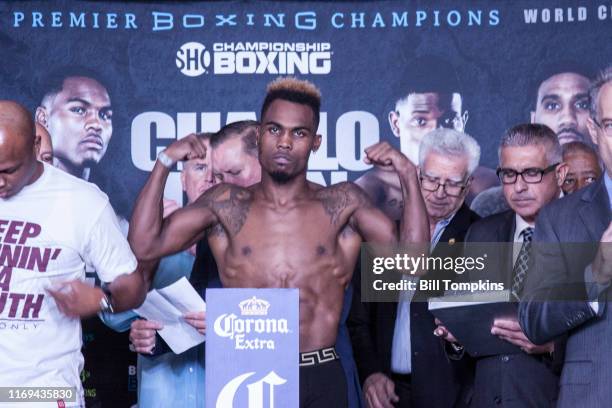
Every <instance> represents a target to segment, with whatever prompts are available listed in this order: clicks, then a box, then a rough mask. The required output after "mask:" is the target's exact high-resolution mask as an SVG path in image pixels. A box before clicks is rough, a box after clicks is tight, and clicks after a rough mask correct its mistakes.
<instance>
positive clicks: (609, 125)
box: [593, 118, 612, 137]
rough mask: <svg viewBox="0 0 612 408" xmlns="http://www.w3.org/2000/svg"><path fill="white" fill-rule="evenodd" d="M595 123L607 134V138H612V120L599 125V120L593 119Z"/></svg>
mask: <svg viewBox="0 0 612 408" xmlns="http://www.w3.org/2000/svg"><path fill="white" fill-rule="evenodd" d="M593 122H594V123H595V124H596V125H597V127H598V128H600V129H601V130H602V131H603V132H604V133H605V135H606V136H608V137H612V120H606V121H605V122H603V123H599V122H598V121H597V119H595V118H593Z"/></svg>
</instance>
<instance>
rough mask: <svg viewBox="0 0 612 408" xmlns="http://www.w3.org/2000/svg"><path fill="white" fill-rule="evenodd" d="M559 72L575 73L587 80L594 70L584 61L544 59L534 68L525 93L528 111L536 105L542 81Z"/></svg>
mask: <svg viewBox="0 0 612 408" xmlns="http://www.w3.org/2000/svg"><path fill="white" fill-rule="evenodd" d="M560 74H576V75H580V76H583V77H585V78H586V79H588V80H589V81H590V80H591V79H592V78H593V75H594V74H595V70H594V69H593V68H592V67H591V66H589V65H587V64H586V63H584V62H578V61H572V60H561V61H546V62H545V63H544V64H543V65H541V66H539V67H538V68H536V72H535V75H534V76H533V77H532V79H531V85H530V90H529V92H528V93H527V95H528V98H529V99H528V100H527V106H528V107H529V111H530V112H531V111H535V109H536V107H537V106H538V105H537V104H538V90H539V89H540V86H541V85H542V82H544V81H546V80H548V79H550V78H552V77H554V76H555V75H560Z"/></svg>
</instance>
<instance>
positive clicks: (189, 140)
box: [164, 133, 206, 162]
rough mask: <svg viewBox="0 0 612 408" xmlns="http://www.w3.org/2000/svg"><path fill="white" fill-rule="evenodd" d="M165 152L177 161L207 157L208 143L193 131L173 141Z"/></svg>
mask: <svg viewBox="0 0 612 408" xmlns="http://www.w3.org/2000/svg"><path fill="white" fill-rule="evenodd" d="M164 152H165V153H166V155H168V157H170V158H171V159H172V160H174V161H175V162H178V161H186V160H191V159H205V158H206V145H205V144H204V141H203V140H202V139H201V138H199V137H198V136H196V135H195V133H192V134H190V135H188V136H185V137H183V138H181V139H179V140H177V141H176V142H174V143H172V144H171V145H170V146H168V147H167V148H166V150H164Z"/></svg>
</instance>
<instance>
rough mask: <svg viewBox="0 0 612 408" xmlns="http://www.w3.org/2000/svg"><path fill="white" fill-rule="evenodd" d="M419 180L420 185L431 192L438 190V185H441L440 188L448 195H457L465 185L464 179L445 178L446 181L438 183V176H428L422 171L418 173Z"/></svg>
mask: <svg viewBox="0 0 612 408" xmlns="http://www.w3.org/2000/svg"><path fill="white" fill-rule="evenodd" d="M419 180H421V187H423V190H425V191H430V192H432V193H433V192H435V191H438V189H439V188H440V186H442V190H443V191H444V192H445V193H446V195H447V196H449V197H459V196H460V195H461V193H462V192H463V190H465V187H466V182H465V181H459V182H457V181H449V180H447V181H446V183H440V179H439V178H437V177H429V176H427V175H424V174H423V173H419Z"/></svg>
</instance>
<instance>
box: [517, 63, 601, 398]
mask: <svg viewBox="0 0 612 408" xmlns="http://www.w3.org/2000/svg"><path fill="white" fill-rule="evenodd" d="M590 99H591V105H590V118H589V119H588V121H587V125H588V129H589V133H590V135H591V138H592V141H593V142H594V143H595V144H596V145H597V147H598V148H599V153H600V155H601V158H602V160H603V162H604V164H605V167H606V171H605V174H604V176H603V177H601V178H600V179H599V180H598V181H596V182H594V183H592V184H590V185H589V186H587V187H585V188H584V189H582V190H580V191H577V192H575V193H573V194H570V195H569V196H567V197H565V198H563V199H562V200H559V201H557V202H555V203H553V204H551V205H550V206H548V207H547V208H545V209H544V211H543V212H542V214H541V216H540V217H539V218H538V223H537V227H536V234H535V237H534V240H535V241H536V242H538V243H539V242H543V243H546V248H547V251H546V252H541V251H536V252H535V255H536V257H535V265H534V271H533V274H530V279H529V280H528V281H527V285H526V287H527V290H526V296H525V297H524V298H523V300H522V302H521V305H520V308H519V318H520V322H521V326H522V327H523V328H524V330H525V333H526V334H527V335H528V336H529V338H530V339H532V340H533V341H538V342H544V341H549V340H550V339H551V338H556V337H559V336H566V337H567V345H566V348H565V358H564V364H563V371H562V373H561V381H560V387H559V403H558V406H559V407H560V408H567V407H577V406H579V407H585V408H595V407H602V406H609V405H610V401H611V400H612V387H610V383H611V382H612V370H611V369H610V367H611V365H612V352H611V351H610V344H609V341H608V340H609V339H610V337H611V336H612V315H610V300H611V296H610V287H611V281H612V247H611V246H610V245H611V242H612V223H611V221H612V217H611V213H612V211H611V209H612V208H611V204H610V203H611V202H612V200H611V197H612V66H610V67H608V69H607V70H605V71H603V72H602V73H601V74H600V76H599V78H597V79H596V80H595V81H594V82H593V84H592V85H591V89H590ZM568 220H571V222H568ZM567 243H574V244H571V245H568V244H567ZM575 243H583V244H582V245H580V246H579V247H577V246H576V244H575ZM584 243H591V244H592V245H584ZM576 248H580V252H581V253H580V254H577V252H576ZM583 251H584V252H583ZM577 255H580V256H577ZM560 299H561V300H566V301H559V300H560Z"/></svg>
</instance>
